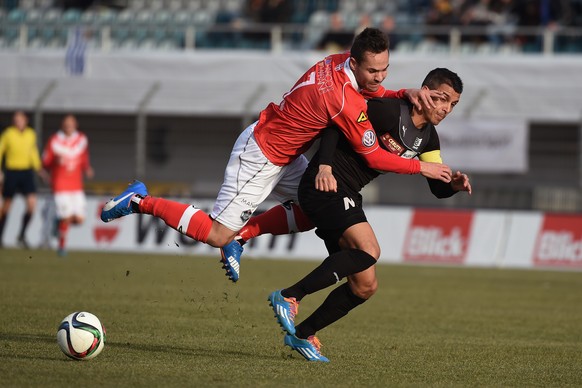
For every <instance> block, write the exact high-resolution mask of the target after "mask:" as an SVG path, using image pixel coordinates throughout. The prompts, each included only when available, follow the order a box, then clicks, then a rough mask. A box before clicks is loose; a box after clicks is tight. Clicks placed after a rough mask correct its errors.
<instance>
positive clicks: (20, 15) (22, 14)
mask: <svg viewBox="0 0 582 388" xmlns="http://www.w3.org/2000/svg"><path fill="white" fill-rule="evenodd" d="M26 13H27V12H26V11H25V10H23V9H19V8H15V9H13V10H12V11H10V13H8V21H9V22H10V23H23V22H24V21H25V20H26Z"/></svg>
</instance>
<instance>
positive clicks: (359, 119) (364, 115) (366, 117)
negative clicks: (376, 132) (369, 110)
mask: <svg viewBox="0 0 582 388" xmlns="http://www.w3.org/2000/svg"><path fill="white" fill-rule="evenodd" d="M356 121H357V122H358V123H363V122H364V121H368V116H366V114H365V113H364V111H362V113H360V116H359V117H358V120H356Z"/></svg>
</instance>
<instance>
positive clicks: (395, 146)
mask: <svg viewBox="0 0 582 388" xmlns="http://www.w3.org/2000/svg"><path fill="white" fill-rule="evenodd" d="M380 141H382V144H384V147H386V149H387V150H388V151H390V152H391V153H393V154H396V155H399V156H400V155H402V153H403V152H404V147H403V146H402V145H401V144H400V143H398V142H397V141H396V140H395V139H394V138H393V137H392V136H390V134H388V133H385V134H383V135H382V136H380Z"/></svg>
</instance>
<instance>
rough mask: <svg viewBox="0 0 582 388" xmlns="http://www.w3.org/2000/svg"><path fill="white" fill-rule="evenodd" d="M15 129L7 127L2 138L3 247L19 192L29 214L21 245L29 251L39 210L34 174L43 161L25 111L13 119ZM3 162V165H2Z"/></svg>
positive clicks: (0, 224)
mask: <svg viewBox="0 0 582 388" xmlns="http://www.w3.org/2000/svg"><path fill="white" fill-rule="evenodd" d="M12 120H13V124H12V126H10V127H8V128H6V129H5V130H4V132H3V133H2V135H1V136H0V167H1V170H2V171H3V172H4V173H3V174H2V173H1V172H0V177H3V178H4V179H1V178H0V180H3V183H4V185H3V187H2V199H3V201H2V208H0V246H2V236H3V234H4V225H5V224H6V217H7V216H8V212H9V211H10V206H11V205H12V198H14V195H15V194H17V193H21V194H22V195H24V196H25V197H26V212H25V213H24V216H23V217H22V224H21V226H20V233H19V234H18V245H19V246H21V247H23V248H28V244H27V242H26V237H25V236H26V228H27V227H28V223H29V222H30V219H31V218H32V215H33V213H34V210H35V207H36V183H35V172H40V171H41V170H40V168H41V162H40V155H39V152H38V147H37V145H36V133H35V132H34V129H32V128H30V127H29V126H28V118H27V117H26V114H24V112H22V111H17V112H15V113H14V116H13V119H12ZM3 162H4V164H3Z"/></svg>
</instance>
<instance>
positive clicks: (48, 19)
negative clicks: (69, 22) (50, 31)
mask: <svg viewBox="0 0 582 388" xmlns="http://www.w3.org/2000/svg"><path fill="white" fill-rule="evenodd" d="M60 20H61V10H59V9H57V8H51V9H48V10H46V11H45V12H43V13H42V23H43V24H57V23H59V22H60Z"/></svg>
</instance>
